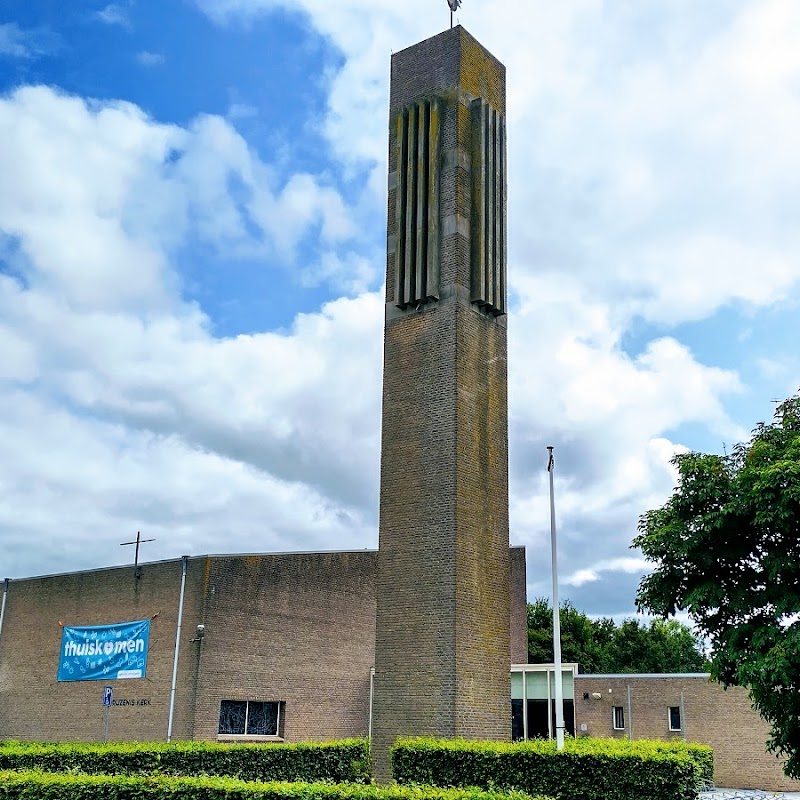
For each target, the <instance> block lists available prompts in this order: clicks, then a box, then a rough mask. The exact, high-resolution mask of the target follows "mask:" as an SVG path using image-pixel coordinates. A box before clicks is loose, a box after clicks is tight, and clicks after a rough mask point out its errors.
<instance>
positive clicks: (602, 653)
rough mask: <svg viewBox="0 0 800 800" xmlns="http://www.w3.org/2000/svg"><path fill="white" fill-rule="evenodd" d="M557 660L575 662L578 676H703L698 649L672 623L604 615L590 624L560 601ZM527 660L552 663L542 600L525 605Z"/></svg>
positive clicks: (548, 617)
mask: <svg viewBox="0 0 800 800" xmlns="http://www.w3.org/2000/svg"><path fill="white" fill-rule="evenodd" d="M560 622H561V660H562V661H565V662H571V661H572V662H577V663H578V665H579V668H580V670H581V672H590V673H609V672H704V671H706V669H707V668H708V665H707V662H706V660H705V657H704V656H703V654H702V652H701V650H700V645H699V642H698V640H697V638H696V637H695V635H694V634H693V633H692V631H691V630H690V629H689V628H687V627H686V626H685V625H681V623H679V622H677V621H676V620H667V621H665V620H660V619H658V620H653V621H652V622H651V623H650V624H649V625H647V624H645V623H643V622H640V621H639V620H634V619H626V620H624V621H623V622H622V623H621V624H620V625H619V626H617V625H616V624H615V623H614V620H613V619H611V618H610V617H604V618H602V619H597V620H593V619H590V618H589V617H588V616H587V615H586V614H584V613H582V612H581V611H578V610H576V609H575V608H574V606H573V605H572V604H571V603H570V602H569V601H566V602H564V603H562V605H561V609H560ZM528 660H529V661H530V662H531V663H532V664H536V663H550V662H552V661H553V612H552V609H551V606H550V603H549V602H548V601H547V600H546V599H545V598H541V597H540V598H537V599H536V600H535V601H534V602H533V603H529V604H528Z"/></svg>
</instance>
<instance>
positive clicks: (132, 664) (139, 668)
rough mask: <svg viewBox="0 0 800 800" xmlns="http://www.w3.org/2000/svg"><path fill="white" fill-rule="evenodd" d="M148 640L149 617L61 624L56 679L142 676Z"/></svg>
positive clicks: (98, 679) (145, 663)
mask: <svg viewBox="0 0 800 800" xmlns="http://www.w3.org/2000/svg"><path fill="white" fill-rule="evenodd" d="M149 641H150V620H149V619H140V620H137V621H136V622H118V623H116V624H114V625H91V626H85V627H81V628H64V635H63V636H62V637H61V658H60V659H59V662H58V680H60V681H100V680H103V681H107V680H114V679H122V678H144V676H145V672H146V671H147V645H148V644H149Z"/></svg>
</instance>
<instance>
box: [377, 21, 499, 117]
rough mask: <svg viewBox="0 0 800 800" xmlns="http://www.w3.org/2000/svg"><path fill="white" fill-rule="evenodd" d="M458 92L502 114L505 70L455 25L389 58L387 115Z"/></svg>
mask: <svg viewBox="0 0 800 800" xmlns="http://www.w3.org/2000/svg"><path fill="white" fill-rule="evenodd" d="M454 90H461V91H463V92H467V93H468V94H470V95H471V96H472V97H473V98H474V97H481V98H483V99H484V100H485V101H486V102H487V103H489V105H490V106H491V107H492V108H493V109H494V110H495V111H499V112H500V113H501V114H503V113H505V110H506V68H505V67H504V66H503V64H501V63H500V62H499V61H498V60H497V59H496V58H495V57H494V56H493V55H492V54H491V53H490V52H489V51H488V50H487V49H486V48H485V47H484V46H483V45H482V44H480V42H478V40H477V39H475V38H474V37H473V36H472V35H470V34H469V33H468V32H467V31H466V30H465V29H464V28H462V27H461V26H460V25H457V26H456V27H455V28H451V29H450V30H446V31H444V32H443V33H440V34H438V35H437V36H432V37H431V38H430V39H426V40H425V41H424V42H419V43H418V44H415V45H412V46H411V47H407V48H405V50H400V51H398V52H397V53H395V54H394V55H393V56H392V83H391V90H390V96H389V113H390V114H393V113H395V112H396V111H398V110H399V109H401V108H403V107H404V106H407V105H408V104H409V103H415V102H418V101H419V100H422V99H424V98H428V97H430V96H432V95H440V94H442V93H447V92H448V91H449V92H453V91H454Z"/></svg>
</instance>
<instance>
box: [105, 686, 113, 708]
mask: <svg viewBox="0 0 800 800" xmlns="http://www.w3.org/2000/svg"><path fill="white" fill-rule="evenodd" d="M113 694H114V688H113V687H112V686H105V687H103V705H104V706H110V705H111V697H112V696H113Z"/></svg>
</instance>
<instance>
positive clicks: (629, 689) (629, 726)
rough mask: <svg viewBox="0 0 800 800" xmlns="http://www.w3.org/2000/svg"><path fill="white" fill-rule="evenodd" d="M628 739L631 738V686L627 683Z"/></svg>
mask: <svg viewBox="0 0 800 800" xmlns="http://www.w3.org/2000/svg"><path fill="white" fill-rule="evenodd" d="M628 739H633V715H632V714H631V687H630V684H629V685H628Z"/></svg>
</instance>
